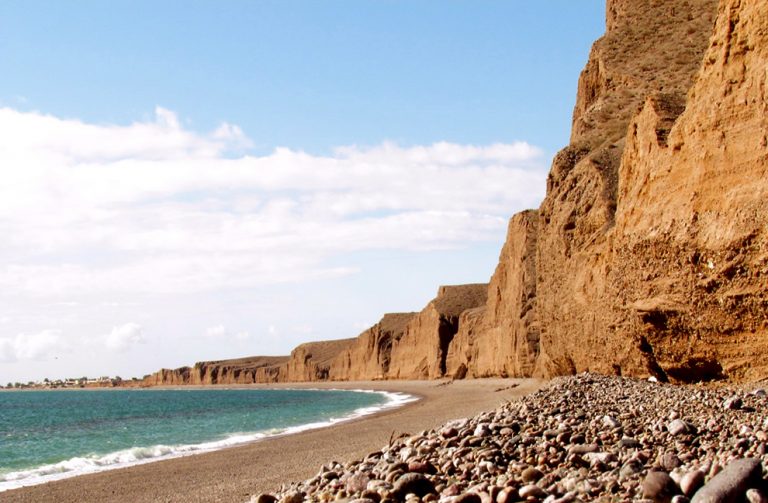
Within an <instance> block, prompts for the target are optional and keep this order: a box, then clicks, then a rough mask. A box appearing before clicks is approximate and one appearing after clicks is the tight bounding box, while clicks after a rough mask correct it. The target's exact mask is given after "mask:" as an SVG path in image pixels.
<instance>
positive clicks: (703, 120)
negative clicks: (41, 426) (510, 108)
mask: <svg viewBox="0 0 768 503" xmlns="http://www.w3.org/2000/svg"><path fill="white" fill-rule="evenodd" d="M767 75H768V2H766V1H765V0H720V1H719V3H718V1H717V0H608V1H607V5H606V33H605V35H604V36H603V37H602V38H601V39H600V40H598V41H597V42H595V44H594V46H593V47H592V50H591V53H590V57H589V61H588V62H587V64H586V67H585V69H584V71H583V72H582V74H581V76H580V78H579V83H578V93H577V100H576V105H575V107H574V112H573V128H572V134H571V138H570V144H569V145H568V146H567V147H566V148H564V149H563V150H562V151H560V152H559V153H558V154H557V155H556V156H555V159H554V160H553V162H552V168H551V172H550V174H549V177H548V180H547V195H546V197H545V199H544V201H543V202H542V204H541V206H540V207H539V208H538V210H529V211H525V212H522V213H519V214H517V215H515V216H514V217H513V218H512V219H511V221H510V224H509V229H508V233H507V240H506V243H505V245H504V248H503V249H502V252H501V256H500V258H499V265H498V267H497V268H496V271H495V272H494V274H493V277H492V278H491V281H490V284H489V285H481V284H475V285H463V286H454V287H441V288H440V291H439V292H438V296H437V297H436V298H435V299H434V300H433V301H432V302H430V303H429V304H428V305H427V306H426V307H425V308H424V310H422V311H421V312H419V313H417V314H414V313H407V314H399V315H386V316H385V317H384V318H383V319H382V320H381V322H379V323H378V324H377V325H375V326H374V327H372V328H370V329H369V330H367V331H365V332H363V333H362V334H361V335H360V336H359V337H358V338H357V339H348V340H344V341H336V342H333V343H330V345H328V344H329V343H323V344H326V345H325V346H323V347H322V349H321V347H320V346H313V345H312V344H309V345H304V346H300V347H299V348H297V349H296V350H294V352H293V353H292V355H291V357H290V358H288V359H286V360H285V361H282V362H279V363H276V364H269V365H262V366H260V367H259V368H258V369H256V371H255V373H244V370H243V369H240V373H239V374H237V377H235V374H234V371H233V370H229V371H226V372H225V371H224V370H223V368H224V367H225V366H226V365H222V362H217V365H214V366H213V367H221V368H222V370H219V371H217V373H216V377H215V379H216V380H220V379H221V378H222V377H221V376H223V375H227V376H230V377H227V379H249V378H251V376H253V379H255V380H257V381H259V382H273V381H283V380H316V379H377V378H400V379H402V378H437V377H442V376H445V375H451V376H454V377H465V376H469V377H482V376H491V375H500V376H529V375H538V376H542V377H549V376H553V375H559V374H569V373H574V372H580V371H585V370H589V371H596V372H601V373H616V374H625V375H635V376H648V375H654V376H656V377H658V378H660V379H670V380H677V381H695V380H705V379H720V378H727V379H732V380H744V379H757V378H765V377H767V376H768V364H766V363H765V361H768V360H766V358H765V356H766V355H768V203H766V201H767V200H768V119H767V118H768V97H767V94H768V91H767V89H768V77H767ZM213 367H211V366H209V365H204V364H198V365H196V366H195V367H194V368H192V369H190V368H188V367H184V368H182V369H178V370H176V371H166V370H163V371H161V372H160V373H158V374H157V375H156V376H154V380H155V381H156V382H162V383H164V384H166V383H167V384H173V383H177V382H178V383H182V382H191V381H195V380H198V381H206V382H208V381H213V380H214V377H213V376H214V372H213Z"/></svg>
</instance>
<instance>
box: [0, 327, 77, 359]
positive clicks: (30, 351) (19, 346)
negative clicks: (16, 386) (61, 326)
mask: <svg viewBox="0 0 768 503" xmlns="http://www.w3.org/2000/svg"><path fill="white" fill-rule="evenodd" d="M69 349H70V348H69V347H68V346H67V345H66V342H65V341H64V339H63V338H62V336H61V331H59V330H43V331H41V332H38V333H35V334H18V335H16V336H15V337H0V362H15V361H25V360H46V359H50V358H53V357H56V356H58V355H59V354H60V353H62V352H66V351H68V350H69Z"/></svg>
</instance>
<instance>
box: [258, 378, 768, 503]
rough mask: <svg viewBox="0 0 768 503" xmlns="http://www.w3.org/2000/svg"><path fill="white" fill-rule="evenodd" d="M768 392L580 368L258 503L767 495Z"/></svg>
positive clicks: (328, 468)
mask: <svg viewBox="0 0 768 503" xmlns="http://www.w3.org/2000/svg"><path fill="white" fill-rule="evenodd" d="M766 405H768V398H767V397H766V393H765V391H764V390H762V389H757V390H747V389H746V388H733V387H731V388H709V387H703V386H698V385H689V386H675V385H670V384H661V383H656V382H649V381H643V380H638V379H629V378H621V377H605V376H598V375H595V374H580V375H578V376H574V377H564V378H557V379H554V380H553V381H552V382H551V383H550V385H549V386H547V387H546V388H544V389H543V390H541V391H539V392H537V393H535V394H532V395H529V396H527V397H525V398H523V399H521V400H520V401H516V402H509V403H506V404H504V405H503V406H501V407H499V408H498V409H496V410H495V411H491V412H486V413H483V414H480V415H478V416H476V417H473V418H470V419H462V420H457V421H453V422H451V423H447V424H445V425H443V426H442V427H440V428H437V429H435V430H430V431H425V432H422V433H420V434H416V435H413V436H409V435H405V436H403V437H402V438H398V439H393V440H392V441H391V443H390V445H388V446H385V447H383V448H382V449H381V451H379V452H375V453H372V454H370V455H368V456H367V457H366V458H365V459H363V460H359V461H354V462H351V463H346V464H341V463H337V462H331V463H329V464H327V465H325V466H323V467H322V468H321V469H320V471H319V473H318V474H317V475H316V476H315V477H314V478H312V479H310V480H307V481H304V482H301V483H294V484H292V485H290V486H284V487H283V488H282V490H281V492H280V493H278V494H275V495H268V494H262V495H260V496H254V497H253V498H252V499H251V502H262V503H263V502H272V501H281V502H284V503H300V502H302V501H336V500H346V501H353V500H357V501H358V502H359V503H363V502H365V503H370V502H371V501H372V502H374V503H377V502H378V503H386V502H411V503H417V502H418V501H426V502H429V501H440V502H452V503H459V502H461V503H468V502H472V503H474V502H478V503H491V502H494V503H507V502H516V501H542V502H553V503H554V502H569V501H570V502H578V501H585V502H586V501H604V502H609V501H611V502H612V501H662V502H670V501H671V502H676V503H683V502H686V501H693V502H694V503H696V502H729V501H749V502H762V501H768V481H767V480H766V479H765V474H764V471H765V468H764V467H765V466H766V465H767V464H768V456H767V455H766V442H767V441H768V418H767V417H766V414H765V411H766Z"/></svg>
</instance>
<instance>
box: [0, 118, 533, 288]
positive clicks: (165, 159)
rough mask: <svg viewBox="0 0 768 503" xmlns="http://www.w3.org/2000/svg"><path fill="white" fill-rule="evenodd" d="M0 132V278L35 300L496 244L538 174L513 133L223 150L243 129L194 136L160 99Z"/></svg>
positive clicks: (224, 284) (261, 279) (338, 271)
mask: <svg viewBox="0 0 768 503" xmlns="http://www.w3.org/2000/svg"><path fill="white" fill-rule="evenodd" d="M0 137H3V138H5V139H6V141H4V142H2V143H0V233H2V235H3V236H5V242H4V243H3V247H2V249H0V264H4V265H3V266H2V267H0V288H3V289H5V290H6V291H15V292H19V293H21V294H26V295H34V296H56V297H61V296H64V295H77V294H78V293H103V294H112V293H183V292H194V291H206V290H215V289H220V288H251V287H255V286H260V285H268V284H274V283H281V282H301V281H306V280H312V279H322V278H332V277H338V276H343V275H348V274H354V273H355V272H356V271H357V266H356V265H355V264H352V263H343V261H341V260H340V259H339V257H340V256H342V255H344V254H346V253H348V252H355V251H365V250H380V249H400V250H435V249H447V248H455V247H461V246H465V245H466V244H467V243H470V242H480V241H485V240H489V239H493V240H497V239H499V237H500V236H503V233H504V229H505V227H506V221H507V219H508V218H509V216H510V215H511V214H512V213H514V212H515V211H518V210H521V209H524V208H528V207H533V206H536V205H537V204H538V203H539V201H540V199H541V197H543V193H544V181H545V178H546V167H545V166H544V164H543V163H542V158H541V157H542V156H541V152H540V151H539V150H538V149H537V148H535V147H533V146H531V145H528V144H526V143H522V142H518V143H511V144H493V145H488V146H475V145H458V144H451V143H445V142H442V143H436V144H434V145H428V146H413V147H401V146H398V145H396V144H393V143H384V144H382V145H378V146H374V147H370V148H365V147H357V146H351V147H342V148H338V149H336V150H335V151H334V152H333V153H332V154H331V155H328V156H317V155H310V154H307V153H305V152H301V151H295V150H290V149H286V148H277V149H275V151H274V152H272V153H271V154H269V155H265V156H261V157H255V156H250V155H236V156H232V155H231V154H232V153H233V152H235V151H239V150H240V149H242V148H247V147H248V145H250V140H249V139H248V138H247V137H246V135H245V134H244V133H243V131H242V130H241V129H240V128H239V127H237V126H235V125H231V124H223V125H221V126H220V127H218V128H217V129H216V130H215V131H213V132H212V133H211V134H207V135H206V134H199V133H196V132H193V131H189V130H187V129H185V128H184V127H183V126H182V124H181V123H180V121H179V119H178V117H177V116H176V114H175V113H173V112H171V111H169V110H165V109H162V108H159V107H158V108H157V109H156V111H155V117H154V118H153V119H152V120H149V121H145V122H137V123H133V124H130V125H127V126H114V125H98V124H87V123H84V122H81V121H78V120H72V119H61V118H57V117H53V116H50V115H44V114H40V113H24V112H19V111H16V110H13V109H9V108H2V109H0ZM62 257H64V258H62Z"/></svg>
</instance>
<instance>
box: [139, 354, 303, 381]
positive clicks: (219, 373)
mask: <svg viewBox="0 0 768 503" xmlns="http://www.w3.org/2000/svg"><path fill="white" fill-rule="evenodd" d="M287 361H288V357H286V356H252V357H247V358H238V359H233V360H218V361H207V362H197V363H195V365H194V367H180V368H177V369H161V370H159V371H158V372H155V373H154V374H151V375H149V376H148V377H145V378H144V381H143V384H144V385H145V386H179V385H185V384H191V385H212V384H253V383H259V382H275V381H277V380H278V378H279V377H278V376H279V371H280V368H281V367H282V366H284V365H285V364H286V363H287Z"/></svg>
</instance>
